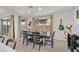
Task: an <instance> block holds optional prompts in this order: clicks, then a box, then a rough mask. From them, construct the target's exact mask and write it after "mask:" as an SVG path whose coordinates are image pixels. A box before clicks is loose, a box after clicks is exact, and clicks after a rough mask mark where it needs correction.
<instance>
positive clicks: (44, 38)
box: [27, 32, 50, 46]
mask: <svg viewBox="0 0 79 59" xmlns="http://www.w3.org/2000/svg"><path fill="white" fill-rule="evenodd" d="M27 36H28V37H29V36H31V37H32V36H40V39H42V40H43V46H45V40H46V39H47V38H50V36H47V35H43V34H33V33H32V32H31V33H27Z"/></svg>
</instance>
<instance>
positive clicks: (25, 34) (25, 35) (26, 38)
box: [23, 31, 28, 45]
mask: <svg viewBox="0 0 79 59" xmlns="http://www.w3.org/2000/svg"><path fill="white" fill-rule="evenodd" d="M24 42H26V45H28V36H27V31H23V44H24Z"/></svg>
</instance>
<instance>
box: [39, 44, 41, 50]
mask: <svg viewBox="0 0 79 59" xmlns="http://www.w3.org/2000/svg"><path fill="white" fill-rule="evenodd" d="M40 47H41V44H40V43H39V51H40Z"/></svg>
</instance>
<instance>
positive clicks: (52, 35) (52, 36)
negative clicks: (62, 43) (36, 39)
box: [45, 31, 55, 48]
mask: <svg viewBox="0 0 79 59" xmlns="http://www.w3.org/2000/svg"><path fill="white" fill-rule="evenodd" d="M54 35H55V31H54V32H53V33H52V34H51V37H50V40H49V39H46V40H45V44H47V43H48V42H50V43H51V46H52V48H53V40H54Z"/></svg>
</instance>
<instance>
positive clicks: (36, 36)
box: [32, 32, 43, 51]
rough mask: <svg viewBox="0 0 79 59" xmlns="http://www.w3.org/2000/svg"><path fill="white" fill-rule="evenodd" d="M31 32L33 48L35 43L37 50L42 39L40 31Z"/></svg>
mask: <svg viewBox="0 0 79 59" xmlns="http://www.w3.org/2000/svg"><path fill="white" fill-rule="evenodd" d="M32 34H33V48H34V47H35V44H38V45H39V51H40V47H41V44H42V43H43V40H41V39H40V33H39V32H32Z"/></svg>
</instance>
